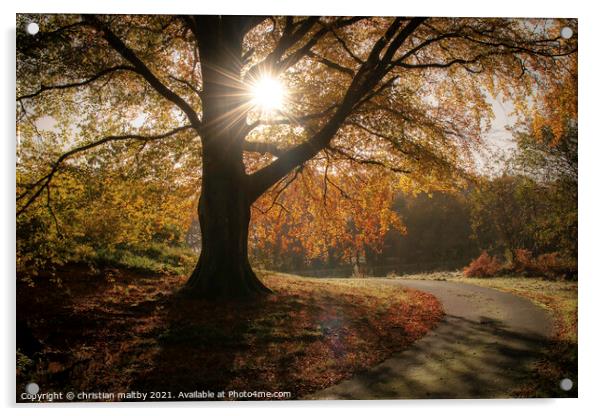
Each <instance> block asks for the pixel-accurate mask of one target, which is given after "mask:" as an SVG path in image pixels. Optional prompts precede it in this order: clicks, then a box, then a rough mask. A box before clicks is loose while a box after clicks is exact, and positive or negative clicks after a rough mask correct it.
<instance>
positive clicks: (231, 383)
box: [17, 268, 443, 398]
mask: <svg viewBox="0 0 602 416" xmlns="http://www.w3.org/2000/svg"><path fill="white" fill-rule="evenodd" d="M57 273H58V274H59V275H60V274H61V272H60V271H59V272H57ZM62 274H63V275H62V276H60V277H61V279H60V281H61V286H56V285H55V283H53V281H52V280H51V279H47V280H44V278H43V276H41V277H40V278H39V279H38V281H37V283H36V285H35V287H33V288H32V287H29V286H27V285H22V286H19V287H18V295H17V302H18V304H17V311H18V317H19V319H22V320H25V321H27V322H28V323H29V325H30V327H31V330H32V332H33V334H34V335H35V337H36V338H37V339H39V340H40V341H42V344H43V348H42V350H41V351H38V352H36V353H32V354H29V355H24V353H23V352H20V353H19V354H20V355H19V363H20V364H19V368H18V371H17V390H18V391H22V387H23V385H24V384H25V383H27V382H29V381H31V380H35V381H36V382H37V383H38V384H39V385H40V386H41V388H42V390H43V391H45V392H48V391H68V390H74V391H104V392H119V391H122V392H123V391H130V390H139V391H165V390H166V389H170V390H171V391H172V393H173V394H175V395H176V397H175V398H177V393H178V392H179V391H183V392H189V391H201V390H212V391H221V390H226V391H228V390H238V391H253V390H256V391H287V392H290V393H291V398H299V397H302V396H304V395H306V394H309V393H312V392H314V391H317V390H319V389H322V388H325V387H327V386H329V385H332V384H334V383H337V382H338V381H341V380H343V379H345V378H348V377H350V376H351V375H352V374H354V373H356V372H358V371H361V370H364V369H367V368H369V367H372V366H373V365H375V364H377V363H378V362H380V361H382V360H384V359H386V358H387V357H389V356H390V355H391V354H392V353H393V352H396V351H400V350H403V349H405V348H406V347H407V346H409V345H410V344H411V343H412V342H414V341H415V340H417V339H418V338H420V337H422V336H423V335H424V334H426V333H427V332H428V331H429V330H430V329H431V328H432V327H433V326H435V325H436V324H437V322H438V321H439V320H440V319H441V317H442V315H443V312H442V309H441V306H440V304H439V302H438V301H437V300H436V299H435V298H434V297H433V296H431V295H428V294H425V293H421V292H417V291H414V290H410V289H403V290H401V289H400V288H396V287H392V286H389V285H384V284H382V283H378V282H374V281H369V280H338V279H309V278H299V277H296V276H290V275H279V274H271V275H266V276H263V280H264V282H265V283H266V284H267V285H268V286H269V287H271V288H272V289H273V290H274V294H272V295H270V296H267V297H266V298H264V299H262V300H259V301H252V302H220V303H211V302H204V301H198V300H192V299H188V298H185V297H181V296H179V295H177V290H178V288H180V287H181V286H182V284H183V283H184V281H185V277H184V276H182V275H174V274H163V275H160V276H157V275H147V274H143V273H139V272H133V271H132V270H131V269H128V270H111V271H110V272H98V273H96V274H93V273H91V272H89V271H87V270H84V269H78V268H72V269H68V270H65V271H64V272H63V273H62Z"/></svg>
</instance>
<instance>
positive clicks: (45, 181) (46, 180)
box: [17, 125, 192, 217]
mask: <svg viewBox="0 0 602 416" xmlns="http://www.w3.org/2000/svg"><path fill="white" fill-rule="evenodd" d="M190 128H192V126H190V125H186V126H182V127H178V128H175V129H173V130H170V131H168V132H166V133H162V134H157V135H151V136H143V135H140V134H126V135H122V136H107V137H104V138H102V139H100V140H97V141H95V142H92V143H88V144H85V145H82V146H79V147H76V148H75V149H71V150H69V151H68V152H65V153H63V154H62V155H61V156H59V157H58V159H57V160H56V162H54V163H53V164H52V168H51V170H50V172H49V173H48V174H47V175H45V176H43V177H42V178H40V179H38V180H37V181H36V182H35V183H33V184H32V185H31V186H29V187H28V189H27V190H26V191H25V192H23V193H22V194H21V195H19V196H18V197H17V201H19V200H21V199H23V198H25V197H26V196H27V195H29V194H31V192H32V191H33V190H36V191H35V192H34V193H33V195H31V196H30V197H29V199H28V200H27V202H26V203H25V204H24V205H23V206H22V207H21V208H20V209H19V210H18V211H17V217H18V216H19V215H21V214H22V213H23V212H25V210H27V208H29V206H31V204H33V203H34V202H35V200H36V199H37V198H38V197H39V196H40V195H41V194H42V192H43V191H44V189H45V188H48V185H49V184H50V181H51V180H52V178H53V177H54V175H55V174H56V173H57V172H58V170H59V167H60V165H61V163H63V162H64V161H65V160H67V159H69V158H70V157H72V156H74V155H76V154H78V153H82V152H85V151H86V150H90V149H93V148H95V147H98V146H101V145H103V144H105V143H109V142H115V141H124V140H139V141H154V140H160V139H165V138H167V137H170V136H173V135H174V134H177V133H179V132H181V131H184V130H187V129H190ZM36 188H37V189H36Z"/></svg>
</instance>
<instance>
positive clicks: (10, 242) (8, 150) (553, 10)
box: [0, 0, 602, 416]
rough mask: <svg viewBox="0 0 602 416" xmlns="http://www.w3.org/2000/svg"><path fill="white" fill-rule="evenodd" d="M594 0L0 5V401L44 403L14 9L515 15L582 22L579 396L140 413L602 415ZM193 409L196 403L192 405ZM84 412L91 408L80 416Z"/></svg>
mask: <svg viewBox="0 0 602 416" xmlns="http://www.w3.org/2000/svg"><path fill="white" fill-rule="evenodd" d="M594 4H595V2H593V1H591V2H581V3H579V2H576V1H557V0H548V1H538V2H534V1H526V0H504V1H500V2H487V1H467V0H450V1H444V0H425V1H411V2H410V1H406V2H404V1H403V0H396V1H393V0H390V1H386V0H369V1H364V2H351V1H349V0H346V1H345V0H335V1H333V0H330V1H326V0H300V1H288V2H287V1H284V0H255V1H253V0H250V1H246V2H243V1H230V0H219V1H215V2H212V1H211V2H205V1H202V0H197V1H194V0H146V1H141V0H137V1H127V2H126V1H123V0H103V1H100V0H96V1H93V2H92V1H90V2H85V1H82V0H54V1H50V2H49V1H41V0H37V1H34V0H21V1H19V2H18V4H15V2H14V1H10V0H9V1H7V2H3V3H2V6H0V7H2V14H1V15H0V18H1V19H2V23H3V28H2V29H3V30H2V36H3V42H2V48H3V53H2V58H3V59H2V61H3V62H2V64H0V70H1V71H2V81H3V82H2V83H1V85H2V100H1V102H2V107H3V111H2V116H3V126H5V128H4V137H2V139H1V142H2V145H3V149H2V152H1V155H2V158H3V160H2V162H3V163H2V167H1V168H0V172H1V175H2V180H1V181H0V183H1V184H2V196H3V197H4V198H3V203H2V204H1V205H0V206H1V207H2V214H3V215H2V218H3V220H4V221H5V223H4V229H5V230H8V231H5V235H4V237H3V238H2V247H1V249H0V253H1V256H2V257H1V264H2V270H4V271H5V273H4V274H3V275H2V282H3V284H4V288H3V289H4V290H3V291H2V295H3V301H4V302H2V306H1V307H2V312H3V313H2V316H3V320H4V321H5V322H4V325H3V331H4V334H3V336H2V337H1V338H0V339H2V344H1V349H2V355H1V358H2V360H1V362H2V366H1V367H0V373H1V375H0V383H1V385H0V392H1V394H2V396H1V397H2V400H1V401H2V405H3V406H6V407H9V409H7V410H8V413H9V414H31V413H32V411H34V409H39V408H41V407H36V408H31V407H26V408H24V407H20V408H15V407H14V405H13V406H12V407H11V404H12V403H13V400H14V390H13V389H14V339H15V338H14V333H15V332H14V305H15V302H14V261H15V260H14V256H15V255H14V233H15V226H14V164H15V144H14V114H15V110H14V109H15V104H14V94H15V79H14V78H15V71H14V54H15V40H14V34H15V32H14V31H15V13H16V12H37V13H41V12H55V13H66V12H80V13H82V12H83V13H86V12H88V13H91V12H96V13H165V14H178V13H199V14H300V15H307V14H313V15H407V16H419V15H427V16H518V17H531V16H537V17H578V18H579V122H580V123H579V124H580V126H579V127H580V132H579V133H580V135H579V137H580V143H579V157H580V163H579V165H580V166H579V191H580V192H579V221H580V227H579V260H580V262H579V265H580V276H581V279H580V282H579V309H580V313H579V330H580V332H579V363H580V366H579V396H580V398H579V399H567V400H504V401H501V400H470V401H469V400H459V401H449V400H443V401H436V400H431V401H402V402H391V401H386V402H383V401H380V402H368V401H364V402H293V403H235V404H232V403H217V404H208V403H199V404H191V403H163V404H152V405H146V406H144V410H135V412H136V413H138V412H140V413H142V412H144V414H149V415H154V414H157V415H164V414H165V411H166V409H165V408H166V407H174V408H176V410H175V411H176V412H178V414H182V413H193V412H194V413H195V414H199V413H205V412H208V411H211V412H212V413H220V414H231V413H234V412H245V414H251V415H263V414H265V413H266V412H267V413H269V414H282V413H283V411H285V412H286V413H287V414H294V415H304V416H305V415H307V414H308V413H314V412H316V411H320V412H329V413H332V412H333V411H336V410H335V409H337V410H338V409H340V410H338V411H339V412H344V413H345V415H346V416H347V415H348V414H351V415H355V414H357V415H359V414H361V415H365V413H366V411H367V410H368V409H369V408H372V407H376V409H375V410H376V411H377V412H379V415H380V414H381V413H385V414H389V413H390V414H412V413H417V414H420V415H421V416H422V415H423V414H439V415H440V414H445V415H446V416H447V415H448V414H451V415H455V414H458V415H462V416H465V415H471V414H475V415H479V416H482V415H483V414H484V413H485V412H486V414H487V415H488V416H489V415H504V416H507V414H508V413H515V412H520V413H524V412H529V413H542V414H546V415H567V414H581V413H584V414H589V413H593V411H594V409H596V408H597V409H598V410H599V409H600V408H601V407H602V406H600V404H599V402H598V401H597V397H598V395H599V393H598V389H599V388H600V386H601V383H600V378H601V377H600V376H601V375H602V374H601V372H600V370H601V368H600V358H599V354H600V350H599V348H597V347H599V346H600V339H601V338H600V335H599V331H600V328H601V327H602V325H600V319H601V318H602V314H601V313H600V306H599V305H600V304H601V303H602V302H601V301H600V300H599V298H600V297H601V296H602V290H601V283H600V282H601V281H602V275H601V274H602V273H601V270H600V265H599V261H597V260H598V259H599V257H600V250H601V248H600V246H599V241H600V235H602V228H601V227H600V225H601V215H600V211H601V210H600V203H601V202H602V199H601V198H599V197H598V195H599V194H600V192H599V189H600V188H601V186H600V184H601V182H602V181H601V180H602V174H601V172H600V169H599V168H598V166H600V159H601V157H602V146H601V144H600V143H601V141H600V137H599V136H600V133H599V131H600V129H601V126H602V125H601V123H600V120H601V118H600V111H599V108H600V97H602V93H601V91H600V73H601V68H602V62H601V60H600V50H601V48H600V43H599V42H600V39H602V31H601V30H600V27H601V26H602V21H601V20H600V19H601V18H602V15H601V14H600V13H596V12H599V9H598V10H596V8H595V6H594ZM190 406H193V407H192V408H190ZM137 407H139V406H138V405H137V404H121V405H117V406H116V405H103V404H90V405H74V406H61V407H57V406H45V407H44V408H43V409H44V410H43V411H44V412H45V413H46V412H47V413H48V414H57V415H64V414H68V415H69V414H81V413H83V412H84V411H85V412H86V414H91V415H96V414H99V415H100V414H102V415H104V414H106V413H107V411H108V410H111V413H112V412H113V411H116V412H118V413H124V414H125V413H127V414H131V413H132V410H134V409H133V408H137ZM84 408H85V410H84Z"/></svg>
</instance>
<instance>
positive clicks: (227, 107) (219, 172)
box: [186, 16, 270, 299]
mask: <svg viewBox="0 0 602 416" xmlns="http://www.w3.org/2000/svg"><path fill="white" fill-rule="evenodd" d="M244 19H246V18H244V17H241V16H221V17H220V16H197V17H196V35H197V37H199V45H200V46H199V52H200V55H201V70H202V76H203V93H202V101H203V121H202V134H201V139H202V143H203V156H202V157H203V178H202V181H203V183H202V191H201V197H200V199H199V206H198V214H199V222H200V224H201V239H202V248H201V255H200V257H199V260H198V262H197V265H196V267H195V269H194V271H193V273H192V275H191V276H190V278H189V280H188V282H187V284H186V287H187V291H188V292H189V293H191V294H193V295H194V296H198V297H202V298H208V299H217V298H249V297H253V296H257V295H260V294H264V293H269V292H270V290H269V289H267V288H266V287H265V286H264V285H263V284H262V283H261V282H260V281H259V279H257V276H256V275H255V273H254V272H253V270H252V269H251V265H250V263H249V259H248V251H247V239H248V234H249V220H250V216H251V203H252V200H251V198H250V194H249V190H248V186H247V185H248V175H247V174H246V172H245V166H244V163H243V141H244V138H245V135H246V109H247V108H248V107H247V105H248V99H249V97H248V92H247V90H246V89H245V87H244V85H243V83H242V80H241V68H242V62H241V54H242V40H243V36H244V33H245V23H246V21H245V20H244Z"/></svg>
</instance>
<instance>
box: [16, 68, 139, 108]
mask: <svg viewBox="0 0 602 416" xmlns="http://www.w3.org/2000/svg"><path fill="white" fill-rule="evenodd" d="M117 71H133V72H136V70H135V68H134V67H133V66H128V65H117V66H114V67H111V68H107V69H103V70H102V71H100V72H98V73H96V74H94V75H92V76H91V77H89V78H88V79H85V80H83V81H79V82H71V83H67V84H57V85H43V84H42V85H40V88H39V89H38V90H37V91H36V92H33V93H31V94H25V95H21V96H19V97H17V101H21V100H24V99H27V98H33V97H36V96H38V95H40V94H42V93H43V92H45V91H51V90H64V89H68V88H76V87H81V86H83V85H87V84H91V83H92V82H94V81H96V80H97V79H99V78H102V77H104V76H105V75H108V74H112V73H114V72H117Z"/></svg>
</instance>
